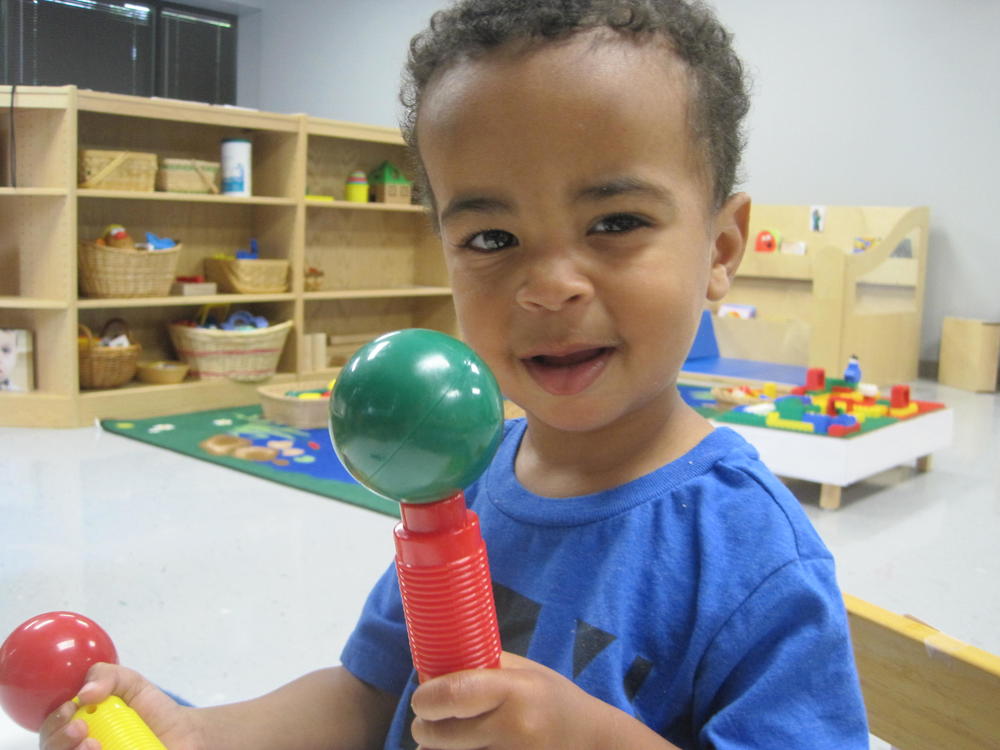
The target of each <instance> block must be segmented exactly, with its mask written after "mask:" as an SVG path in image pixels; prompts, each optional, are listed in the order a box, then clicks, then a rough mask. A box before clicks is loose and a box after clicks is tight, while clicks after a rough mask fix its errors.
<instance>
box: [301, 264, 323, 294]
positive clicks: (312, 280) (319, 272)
mask: <svg viewBox="0 0 1000 750" xmlns="http://www.w3.org/2000/svg"><path fill="white" fill-rule="evenodd" d="M324 276H326V274H325V273H324V272H323V269H322V268H316V267H315V266H309V268H307V269H306V273H305V277H304V284H305V290H306V291H307V292H318V291H320V290H321V289H322V288H323V278H324Z"/></svg>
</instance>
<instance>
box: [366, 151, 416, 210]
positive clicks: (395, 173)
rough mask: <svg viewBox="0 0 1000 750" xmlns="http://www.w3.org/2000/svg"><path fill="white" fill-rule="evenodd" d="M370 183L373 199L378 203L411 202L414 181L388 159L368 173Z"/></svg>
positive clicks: (407, 203)
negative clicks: (407, 177)
mask: <svg viewBox="0 0 1000 750" xmlns="http://www.w3.org/2000/svg"><path fill="white" fill-rule="evenodd" d="M368 184H369V185H370V187H371V199H372V200H373V201H375V202H376V203H402V204H406V205H409V204H410V199H411V195H412V192H413V190H412V183H411V182H410V181H409V180H408V179H406V177H404V176H403V173H402V172H400V171H399V170H398V169H397V168H396V167H394V166H393V165H392V164H390V163H389V162H387V161H384V162H382V163H381V164H379V165H378V166H377V167H375V169H373V170H372V171H371V172H370V173H369V174H368Z"/></svg>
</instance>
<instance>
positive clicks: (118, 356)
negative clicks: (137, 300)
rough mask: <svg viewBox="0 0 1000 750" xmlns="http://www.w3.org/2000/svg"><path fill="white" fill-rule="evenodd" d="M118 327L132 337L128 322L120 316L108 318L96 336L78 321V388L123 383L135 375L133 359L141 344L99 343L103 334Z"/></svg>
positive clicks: (109, 333)
mask: <svg viewBox="0 0 1000 750" xmlns="http://www.w3.org/2000/svg"><path fill="white" fill-rule="evenodd" d="M116 327H117V328H119V329H120V330H121V332H122V333H124V334H125V335H126V336H127V337H128V340H129V341H130V342H131V341H132V332H131V331H130V330H129V327H128V324H127V323H126V322H125V321H124V320H122V319H121V318H112V319H111V320H109V321H108V322H107V323H105V324H104V329H103V330H102V331H101V335H100V336H94V333H93V331H91V330H90V329H89V328H87V326H85V325H83V324H82V323H80V324H79V325H78V326H77V328H78V329H79V331H80V334H81V335H80V341H79V350H80V387H81V388H117V387H118V386H121V385H125V383H127V382H128V381H130V380H131V379H132V378H133V377H135V369H136V362H138V360H139V352H140V351H142V347H141V346H139V344H137V343H131V344H130V345H129V346H100V341H101V339H102V338H104V337H105V336H110V335H111V334H112V333H113V332H114V329H115V328H116Z"/></svg>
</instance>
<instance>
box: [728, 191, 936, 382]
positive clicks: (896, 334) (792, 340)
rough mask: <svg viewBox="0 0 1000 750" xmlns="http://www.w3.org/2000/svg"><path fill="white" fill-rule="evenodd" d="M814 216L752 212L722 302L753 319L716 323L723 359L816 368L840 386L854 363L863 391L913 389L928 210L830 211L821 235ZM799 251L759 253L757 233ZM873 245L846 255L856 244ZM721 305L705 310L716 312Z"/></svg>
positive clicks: (808, 210) (807, 210)
mask: <svg viewBox="0 0 1000 750" xmlns="http://www.w3.org/2000/svg"><path fill="white" fill-rule="evenodd" d="M812 213H813V212H812V207H810V206H781V205H754V206H753V209H752V210H751V213H750V232H749V235H750V236H749V243H748V247H747V251H746V254H745V255H744V256H743V263H742V265H741V266H740V269H739V271H738V272H737V275H736V278H735V279H734V281H733V286H732V289H731V290H730V292H729V294H728V295H727V296H726V297H725V298H724V299H723V300H722V303H737V304H743V305H752V306H754V307H755V308H756V317H755V318H753V319H749V320H743V319H739V318H732V317H721V318H716V319H715V321H714V322H715V331H716V336H717V338H718V344H719V350H720V352H721V353H722V354H723V356H726V357H733V358H738V359H752V360H764V361H769V362H778V363H782V364H789V365H802V366H809V367H822V368H824V369H825V370H826V371H827V373H828V374H830V375H832V376H835V377H840V376H841V375H842V373H843V371H844V367H845V366H846V364H847V361H848V358H849V357H850V356H851V355H856V356H857V357H858V358H859V360H860V363H861V370H862V373H863V378H864V380H865V381H866V382H871V383H876V384H879V385H891V384H894V383H905V382H909V381H912V380H915V379H916V377H917V365H918V360H919V357H920V329H921V320H922V317H923V302H924V284H925V277H926V273H927V238H928V231H929V211H928V209H927V208H925V207H882V206H828V207H826V208H825V211H824V213H825V219H824V222H823V225H822V227H821V230H822V231H819V230H818V229H817V227H815V226H814V225H813V223H812V216H811V215H812ZM763 230H768V231H772V232H780V233H781V234H782V235H783V238H784V241H785V242H787V243H791V242H804V243H805V244H806V254H805V255H793V254H786V253H781V252H756V251H755V249H754V239H755V238H756V236H757V234H758V232H760V231H763ZM856 238H865V239H869V240H872V242H873V244H872V246H871V247H869V248H868V249H867V250H864V251H863V252H852V250H853V249H854V244H855V239H856ZM718 306H719V305H718V304H715V305H712V308H713V309H717V308H718Z"/></svg>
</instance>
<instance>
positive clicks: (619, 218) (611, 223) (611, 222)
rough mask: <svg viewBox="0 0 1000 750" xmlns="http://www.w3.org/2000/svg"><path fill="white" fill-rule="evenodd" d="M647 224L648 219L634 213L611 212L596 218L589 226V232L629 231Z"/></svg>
mask: <svg viewBox="0 0 1000 750" xmlns="http://www.w3.org/2000/svg"><path fill="white" fill-rule="evenodd" d="M648 226H649V222H648V221H646V220H645V219H642V218H640V217H638V216H635V215H634V214H611V216H605V217H604V218H602V219H598V220H597V222H596V223H595V224H594V225H593V226H592V227H591V228H590V234H601V233H605V232H608V233H619V232H630V231H632V230H633V229H639V228H641V227H648Z"/></svg>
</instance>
